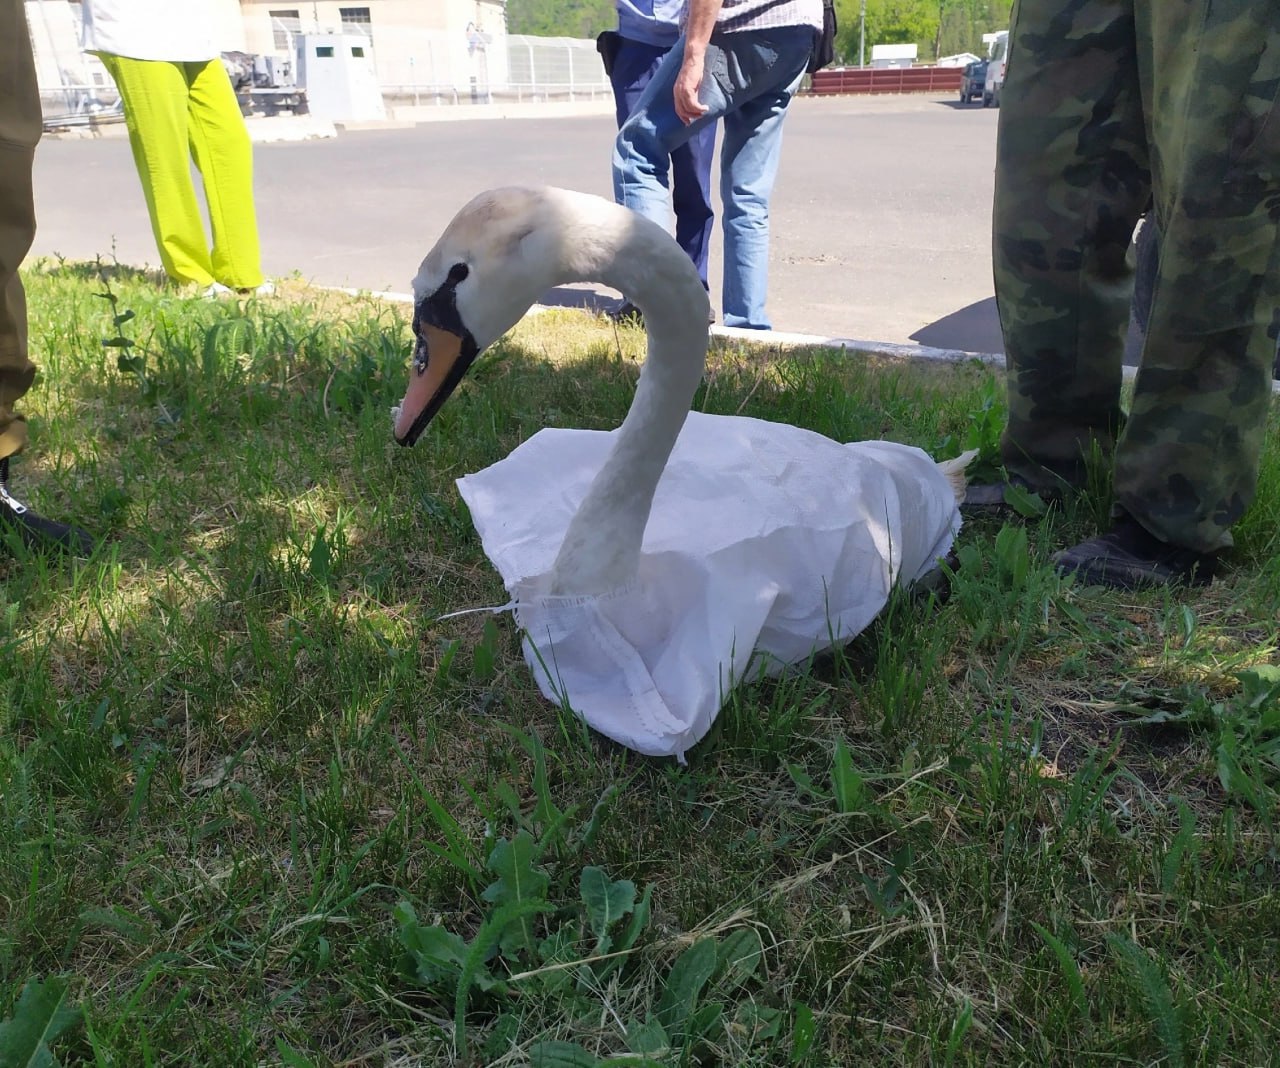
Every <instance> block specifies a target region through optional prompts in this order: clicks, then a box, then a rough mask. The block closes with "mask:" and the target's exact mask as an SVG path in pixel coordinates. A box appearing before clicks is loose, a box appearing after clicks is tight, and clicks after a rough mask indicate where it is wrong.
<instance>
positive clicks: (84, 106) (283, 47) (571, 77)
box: [28, 3, 612, 128]
mask: <svg viewBox="0 0 1280 1068" xmlns="http://www.w3.org/2000/svg"><path fill="white" fill-rule="evenodd" d="M79 11H80V7H79V5H78V4H66V3H50V4H29V5H28V22H29V24H30V27H31V39H32V45H33V48H34V50H35V54H36V72H37V77H38V80H39V82H40V99H41V103H42V105H43V107H44V116H45V125H46V127H50V128H56V127H59V126H73V125H87V124H89V123H90V122H92V121H113V120H118V119H119V118H120V117H121V116H120V103H119V96H118V94H117V93H116V90H115V86H114V84H113V83H112V81H111V78H110V76H109V75H108V74H107V72H106V70H105V69H104V68H103V66H102V64H101V63H100V62H99V61H98V60H97V58H96V57H94V56H89V55H86V54H85V53H83V52H81V51H80V25H79ZM263 25H265V24H263ZM314 29H317V27H311V26H305V25H303V24H302V23H301V22H300V21H299V20H297V19H280V18H275V19H272V20H271V23H270V31H269V33H260V34H259V36H258V37H257V38H252V37H251V39H250V41H249V45H248V47H249V49H250V51H252V52H254V53H256V54H258V55H267V56H273V57H275V58H276V59H277V60H283V61H287V63H288V64H289V65H290V66H291V67H292V69H295V70H296V66H297V45H298V37H299V34H301V33H303V32H310V31H312V30H314ZM340 29H341V31H342V32H345V33H353V32H359V33H363V34H365V35H366V36H368V38H369V50H370V53H371V55H372V58H373V63H374V68H375V70H376V73H377V79H378V84H379V86H380V88H381V90H382V95H383V99H384V100H385V102H386V104H387V105H389V106H391V107H395V106H409V105H416V106H424V105H441V106H454V105H472V104H489V103H495V102H520V103H523V102H533V101H587V100H597V99H599V100H607V99H610V98H611V96H612V90H611V88H610V86H609V79H608V78H607V77H606V76H605V73H604V69H603V67H602V66H601V63H600V56H599V55H598V54H597V53H596V47H595V42H594V41H590V40H578V39H575V38H568V37H528V36H515V35H508V34H505V33H504V34H489V33H485V32H482V31H480V30H477V29H476V28H475V26H474V25H469V26H468V27H467V28H466V30H465V31H460V32H454V33H451V32H446V31H441V30H425V29H421V28H419V27H416V26H406V25H394V24H386V23H376V22H375V23H373V24H371V25H362V26H358V27H357V26H347V25H344V26H342V27H340ZM255 91H258V90H255ZM244 98H245V99H246V100H249V96H248V94H246V95H245V97H244Z"/></svg>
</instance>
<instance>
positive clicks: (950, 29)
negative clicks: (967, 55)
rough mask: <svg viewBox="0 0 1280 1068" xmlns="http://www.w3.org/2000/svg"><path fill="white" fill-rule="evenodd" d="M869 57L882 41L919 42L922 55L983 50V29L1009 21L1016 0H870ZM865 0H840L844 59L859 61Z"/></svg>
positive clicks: (838, 45) (989, 30)
mask: <svg viewBox="0 0 1280 1068" xmlns="http://www.w3.org/2000/svg"><path fill="white" fill-rule="evenodd" d="M865 3H866V62H867V63H868V64H869V63H870V62H871V49H872V47H873V46H875V45H878V44H912V43H914V44H916V45H917V46H918V47H919V61H920V62H924V63H928V62H930V61H932V60H934V59H937V57H938V56H945V55H953V54H955V53H957V52H973V53H975V54H976V55H984V54H985V51H986V50H985V48H984V47H983V44H982V35H983V34H984V33H993V32H995V31H996V30H1002V29H1005V28H1006V27H1007V26H1008V25H1009V10H1010V8H1011V6H1012V2H1011V0H865ZM862 10H863V0H836V17H837V19H838V21H839V24H840V30H839V33H838V34H837V36H836V53H837V56H838V57H839V58H840V60H841V61H842V62H844V63H849V64H856V63H857V62H858V44H859V41H858V37H859V31H860V29H861V28H862Z"/></svg>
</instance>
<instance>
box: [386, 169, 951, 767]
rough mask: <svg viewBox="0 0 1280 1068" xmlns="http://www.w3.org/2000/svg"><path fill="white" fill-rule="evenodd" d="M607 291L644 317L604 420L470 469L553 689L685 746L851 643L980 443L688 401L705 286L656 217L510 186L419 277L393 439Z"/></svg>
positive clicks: (474, 508)
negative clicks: (719, 411)
mask: <svg viewBox="0 0 1280 1068" xmlns="http://www.w3.org/2000/svg"><path fill="white" fill-rule="evenodd" d="M581 281H597V282H603V283H604V284H606V285H608V286H610V287H612V288H614V289H618V290H620V291H622V292H624V293H626V294H627V295H628V297H629V298H630V299H631V300H632V301H633V302H634V303H635V304H636V306H637V307H638V308H639V309H640V311H641V312H642V313H643V315H644V323H645V328H646V331H647V335H648V351H647V357H646V360H645V362H644V365H643V367H642V370H641V374H640V378H639V382H638V384H637V387H636V392H635V396H634V398H633V401H632V404H631V406H630V408H629V410H628V412H627V414H626V417H625V418H624V419H623V421H622V424H621V426H619V427H618V429H617V430H615V431H611V432H603V431H581V430H542V431H540V432H538V433H537V434H535V435H534V436H533V437H532V438H530V439H529V440H528V441H526V442H524V443H523V444H522V445H520V446H519V447H518V448H517V449H515V450H514V451H513V452H512V453H511V454H510V456H508V457H507V458H506V459H504V460H502V461H499V462H498V463H497V464H494V465H492V466H491V467H489V468H486V469H485V470H484V471H481V472H478V473H476V474H472V475H467V476H466V477H464V478H462V479H460V480H459V482H458V485H459V490H460V492H461V494H462V496H463V499H464V500H465V501H466V503H467V505H468V506H469V508H470V510H471V514H472V519H473V521H474V522H475V524H476V527H477V529H478V531H479V533H480V536H481V541H482V543H483V545H484V548H485V552H486V553H487V555H488V556H489V558H490V560H491V561H492V562H493V563H494V564H495V566H496V567H497V569H498V571H499V573H500V574H501V575H502V577H503V580H504V582H505V584H506V586H507V589H508V591H509V593H510V594H511V596H512V601H511V603H510V604H509V605H507V606H504V608H511V609H513V610H514V612H515V616H516V619H517V622H518V623H519V624H520V626H521V628H522V630H523V632H524V651H525V656H526V659H527V660H528V662H529V664H530V666H531V668H532V669H533V672H534V675H535V677H536V678H537V681H538V684H539V687H540V688H541V690H542V692H543V693H544V694H545V695H546V696H547V697H548V698H550V699H551V700H555V701H558V702H562V703H565V704H567V705H568V706H569V707H571V708H572V709H573V710H574V712H576V713H577V714H579V715H581V716H582V717H583V718H584V719H586V721H587V722H588V723H589V724H590V725H591V726H593V727H595V728H596V729H597V730H600V731H601V732H602V733H604V734H605V735H607V736H609V737H611V738H613V739H614V740H616V741H619V742H621V743H622V744H624V745H627V746H629V747H631V748H633V749H636V750H638V751H640V752H643V753H648V754H651V755H674V756H676V757H677V758H679V759H680V760H683V759H684V754H685V752H686V751H687V749H688V748H689V747H690V746H692V745H693V744H694V743H696V742H697V741H698V740H699V739H700V738H701V737H702V736H703V735H704V734H705V733H706V731H707V730H708V729H709V728H710V725H711V722H712V720H713V719H714V717H715V715H716V713H717V712H718V710H719V708H720V706H721V705H722V704H723V702H724V699H725V697H726V696H727V693H728V691H729V689H730V688H731V687H732V686H733V685H735V684H736V682H737V681H738V680H740V679H742V678H743V677H745V676H746V675H747V674H748V673H749V672H752V671H755V670H756V669H757V665H759V667H760V669H762V670H766V671H777V670H780V669H781V667H782V666H784V665H785V664H787V663H794V662H798V661H802V660H804V659H806V658H807V657H808V656H810V655H812V654H813V653H814V652H816V651H820V650H821V649H823V648H827V647H830V646H831V645H833V644H835V643H836V642H845V641H848V640H849V638H851V637H852V636H853V635H854V634H856V633H857V632H858V631H859V630H861V629H862V628H863V627H865V626H866V624H867V623H869V622H870V621H871V619H872V618H874V616H875V615H876V614H877V613H878V612H879V610H880V608H882V607H883V605H884V603H885V601H886V600H887V598H888V596H889V593H890V590H891V589H892V587H893V586H894V585H895V584H898V583H909V582H912V581H915V580H918V579H919V578H921V577H922V576H923V575H925V574H927V573H928V572H930V571H931V570H933V568H934V567H936V564H937V561H938V559H939V558H941V557H942V556H943V555H944V554H945V553H946V551H947V550H948V549H949V548H950V545H951V542H952V540H953V538H954V536H955V534H956V532H957V531H958V530H959V526H960V518H959V509H958V503H957V502H958V500H959V498H960V497H961V496H963V487H964V467H965V465H966V464H967V462H968V460H969V458H970V457H969V456H962V457H959V458H957V459H956V460H952V461H947V462H945V463H943V464H936V463H934V461H933V460H932V459H931V458H929V457H928V455H927V454H925V453H924V452H922V451H921V450H919V449H916V448H913V447H911V446H906V445H900V444H896V443H892V442H880V441H870V442H857V443H853V444H841V443H838V442H834V441H831V440H830V439H828V438H825V437H823V436H821V435H818V434H815V433H812V432H811V431H807V430H803V429H801V428H799V427H794V426H789V425H786V424H779V423H770V422H766V421H763V420H758V419H749V418H743V417H737V416H711V415H704V414H701V413H696V412H695V413H691V412H690V405H691V402H692V399H693V396H694V393H695V391H696V389H697V387H698V384H699V382H700V381H701V378H702V373H703V369H704V365H705V362H706V353H707V336H708V329H707V319H708V316H707V312H708V300H707V295H706V291H705V290H704V289H703V287H702V284H701V282H700V280H699V278H698V275H697V272H696V271H695V269H694V267H693V264H692V263H691V262H690V260H689V259H688V257H687V256H685V255H684V253H683V252H682V251H681V250H680V249H679V247H678V246H677V245H676V243H675V242H674V240H672V238H671V237H670V235H669V234H667V232H666V231H665V230H664V229H662V227H660V226H658V225H656V224H654V223H653V222H651V221H649V220H646V219H644V218H641V217H640V216H639V215H636V214H635V213H633V212H631V211H629V210H627V209H625V208H622V207H619V206H617V205H615V204H613V203H612V202H609V201H606V200H604V199H602V198H600V197H596V196H592V195H589V194H585V193H578V192H573V191H570V190H565V189H557V188H551V187H537V188H524V187H512V188H502V189H493V190H489V191H487V192H484V193H481V194H479V195H478V196H476V197H475V198H474V199H473V200H471V202H470V203H468V204H467V205H466V206H464V207H463V208H462V209H461V210H460V211H459V212H458V213H457V215H456V216H455V217H454V218H453V220H452V221H451V222H450V223H449V225H448V226H447V227H446V229H445V231H444V233H443V234H442V235H441V236H440V238H439V240H438V241H437V242H436V244H435V246H434V247H433V248H432V249H431V251H430V252H429V253H428V254H427V256H426V258H425V259H424V260H423V261H422V265H421V267H420V268H419V270H418V273H417V276H416V277H415V278H414V281H413V299H414V314H413V333H414V336H415V345H414V351H413V359H412V366H411V371H410V377H409V382H408V386H407V388H406V391H405V394H404V399H403V400H402V402H401V403H400V404H399V405H398V406H397V407H396V408H394V409H393V410H392V421H393V433H394V437H395V439H396V440H397V441H398V442H399V443H400V444H401V445H405V446H411V445H413V444H414V443H415V442H416V441H417V440H418V439H419V438H420V436H421V435H422V433H423V431H424V430H425V429H426V427H427V425H428V424H429V423H430V422H431V419H432V418H433V417H434V416H435V414H436V412H438V411H439V410H440V407H441V406H442V405H443V404H444V403H445V401H446V400H447V399H448V398H449V396H450V394H451V393H452V392H453V391H454V389H456V388H457V385H458V383H459V382H460V381H461V380H462V378H463V376H464V375H465V374H466V371H467V369H468V367H470V365H471V364H472V363H473V362H474V360H475V359H476V358H477V357H478V356H479V355H480V354H481V353H482V352H483V351H484V350H485V349H486V348H488V347H489V346H490V345H491V344H493V342H495V341H496V340H497V339H498V338H500V337H501V336H502V335H503V334H505V333H506V332H507V331H508V330H509V329H510V328H511V327H512V326H514V325H515V324H516V322H518V321H519V319H520V318H521V317H522V316H523V315H524V314H525V312H526V311H528V309H529V307H530V306H531V305H532V304H534V303H535V302H536V301H537V300H538V299H539V298H540V297H541V296H542V295H543V294H544V293H545V292H546V291H547V290H548V289H550V288H551V287H553V286H557V285H562V284H565V283H570V282H581Z"/></svg>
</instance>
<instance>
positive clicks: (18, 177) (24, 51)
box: [0, 0, 41, 459]
mask: <svg viewBox="0 0 1280 1068" xmlns="http://www.w3.org/2000/svg"><path fill="white" fill-rule="evenodd" d="M40 126H41V120H40V94H39V91H38V90H37V88H36V69H35V64H34V63H33V62H32V59H31V38H30V37H29V36H28V35H27V20H26V15H25V13H24V11H23V5H22V0H0V459H3V458H4V457H6V456H11V455H13V454H14V453H15V452H17V451H18V450H19V449H21V448H22V446H23V445H25V444H26V443H27V424H26V422H25V421H24V420H23V418H22V416H20V415H17V414H15V413H14V410H13V406H14V404H15V403H17V401H18V399H19V398H20V397H21V396H22V395H23V394H24V393H26V391H27V390H28V389H30V388H31V381H32V379H34V378H35V374H36V369H35V366H34V365H33V364H32V362H31V361H30V360H29V359H28V358H27V305H26V300H25V299H24V297H23V293H22V282H21V280H20V279H19V278H18V265H19V264H20V263H22V260H23V257H24V256H26V254H27V250H28V249H30V248H31V242H32V240H33V239H34V238H35V233H36V213H35V204H34V202H33V198H32V194H31V167H32V164H33V162H34V160H35V149H36V142H37V141H39V140H40Z"/></svg>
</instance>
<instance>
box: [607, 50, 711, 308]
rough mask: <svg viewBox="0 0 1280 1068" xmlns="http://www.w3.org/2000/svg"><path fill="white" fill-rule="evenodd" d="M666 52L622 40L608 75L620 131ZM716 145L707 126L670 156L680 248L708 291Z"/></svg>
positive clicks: (671, 181) (672, 200)
mask: <svg viewBox="0 0 1280 1068" xmlns="http://www.w3.org/2000/svg"><path fill="white" fill-rule="evenodd" d="M667 51H668V50H667V49H665V48H660V47H658V46H657V45H649V44H643V43H641V42H639V41H630V40H626V39H625V38H624V39H623V42H622V47H621V48H619V50H618V57H617V59H616V61H615V62H614V67H613V73H612V74H611V75H610V82H611V83H612V85H613V98H614V103H615V105H616V107H617V113H618V126H619V128H621V127H622V125H623V124H624V123H625V122H626V120H627V118H628V117H629V116H630V115H631V114H632V113H633V112H634V111H635V110H636V108H637V107H638V106H639V103H640V98H641V97H642V96H643V95H644V90H645V88H646V87H647V86H648V85H649V82H650V81H652V80H653V77H654V75H655V74H656V73H657V71H658V68H659V67H660V66H661V65H662V61H663V59H664V58H665V57H666V55H667ZM681 51H682V52H683V46H681ZM677 69H678V68H677ZM715 144H716V131H715V124H714V123H709V124H707V125H705V126H704V127H703V128H702V129H700V130H699V132H698V133H696V134H694V135H693V137H691V138H690V139H689V141H688V142H687V143H686V144H684V145H681V146H680V147H678V148H676V149H674V150H673V151H672V152H671V170H670V184H671V202H672V207H673V208H674V209H675V214H676V244H678V245H679V246H680V247H681V248H682V249H683V250H684V252H685V254H686V255H687V256H688V257H689V259H691V260H692V261H693V265H694V266H695V267H697V269H698V277H699V278H701V279H702V284H703V286H704V287H705V286H706V284H707V253H708V250H709V249H710V246H711V229H712V225H713V224H714V222H715V210H714V209H713V208H712V206H711V158H712V156H713V155H714V153H715Z"/></svg>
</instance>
